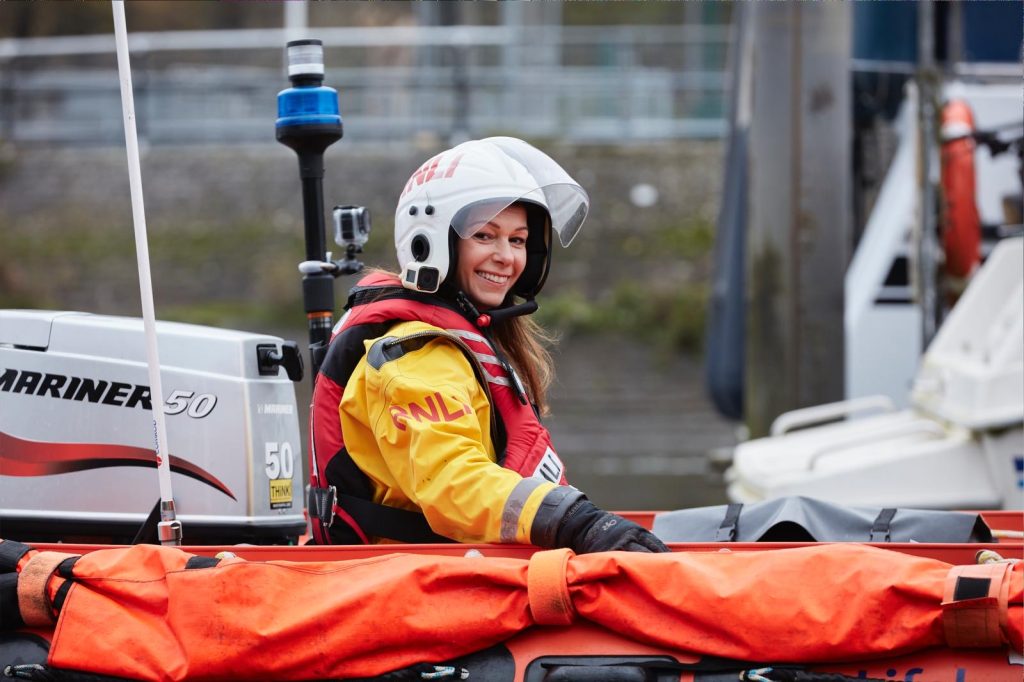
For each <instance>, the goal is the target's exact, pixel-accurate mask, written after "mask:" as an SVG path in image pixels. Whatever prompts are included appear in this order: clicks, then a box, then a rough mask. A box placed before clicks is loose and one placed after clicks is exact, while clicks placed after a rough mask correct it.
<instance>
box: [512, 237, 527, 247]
mask: <svg viewBox="0 0 1024 682" xmlns="http://www.w3.org/2000/svg"><path fill="white" fill-rule="evenodd" d="M508 241H509V243H510V244H512V245H513V246H526V239H524V238H523V237H512V238H511V239H509V240H508Z"/></svg>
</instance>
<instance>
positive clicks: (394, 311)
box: [309, 273, 567, 544]
mask: <svg viewBox="0 0 1024 682" xmlns="http://www.w3.org/2000/svg"><path fill="white" fill-rule="evenodd" d="M346 308H347V310H348V312H347V313H346V314H345V316H344V317H342V319H341V320H340V321H339V322H338V324H337V326H336V327H335V329H334V334H333V335H332V338H331V343H330V346H329V347H328V349H327V354H326V356H325V357H324V361H323V364H322V365H321V367H320V372H319V375H318V376H317V381H316V386H315V388H314V390H313V404H312V407H311V410H310V420H309V422H310V434H309V441H310V490H311V493H310V500H309V514H310V518H311V521H312V522H313V523H312V526H313V536H314V541H315V542H317V543H321V544H331V543H332V542H333V543H334V544H354V543H360V542H363V543H365V542H367V541H368V539H369V537H370V536H380V537H387V538H390V539H394V540H402V541H405V542H438V541H445V542H447V541H449V540H448V539H447V538H443V537H441V536H438V535H436V534H434V533H433V531H431V530H430V527H429V525H428V524H427V522H426V519H425V518H424V517H423V515H422V514H417V513H415V512H410V511H407V510H404V509H397V508H394V507H387V506H385V505H380V504H376V503H374V502H372V496H373V489H372V486H371V484H370V481H369V479H368V478H367V477H366V475H365V474H364V473H363V472H362V471H361V470H360V469H359V468H358V467H357V466H356V464H355V462H353V461H352V458H351V457H350V456H349V454H348V451H347V450H346V449H345V436H344V434H343V433H342V431H341V420H340V419H339V416H338V405H339V404H340V403H341V397H342V394H343V393H344V391H345V384H346V383H347V382H348V379H349V377H350V376H351V375H352V371H353V370H354V369H355V366H356V364H357V363H358V362H359V360H360V359H361V358H362V357H363V355H364V353H365V347H364V345H363V342H364V341H366V340H367V339H374V338H377V337H380V336H383V335H384V334H386V333H387V330H388V329H390V328H391V327H392V326H394V325H395V324H397V323H399V322H407V321H416V320H418V321H421V322H425V323H427V324H430V325H433V326H435V327H439V328H441V329H444V330H447V331H450V332H452V333H454V334H456V335H457V336H458V337H459V338H460V339H461V340H462V341H463V342H465V344H466V345H467V346H468V347H469V348H470V350H472V352H473V355H474V357H472V358H468V359H469V360H470V365H472V366H480V367H482V368H483V371H484V374H485V376H477V380H478V381H480V382H481V383H483V382H486V384H487V386H486V387H487V388H488V389H489V392H490V396H491V408H492V409H491V415H492V420H493V423H492V440H493V442H494V448H495V451H496V453H497V460H498V464H500V465H501V466H503V467H505V468H506V469H511V470H512V471H515V472H517V473H519V474H520V475H522V476H523V477H531V476H540V477H542V478H545V479H547V480H549V481H551V482H552V483H559V484H562V485H566V484H567V482H566V479H565V466H564V465H563V464H562V461H561V460H560V459H559V457H558V455H557V453H556V452H555V450H554V448H553V447H552V445H551V434H550V433H549V432H548V430H547V429H546V428H545V427H544V426H543V425H542V424H541V423H540V420H539V418H538V416H537V411H536V408H535V407H534V406H533V405H532V404H531V403H530V401H529V400H528V399H527V398H526V394H525V391H523V390H522V384H521V383H520V381H519V378H518V376H516V375H515V372H514V370H512V369H511V367H510V366H509V365H508V364H507V362H505V361H504V360H503V356H502V355H501V354H500V353H499V352H497V351H496V349H495V347H494V346H493V345H492V344H491V343H490V342H489V341H488V340H487V338H486V337H485V336H484V332H483V330H481V329H480V328H479V327H477V326H476V325H475V324H473V323H472V322H470V321H469V320H468V319H467V318H466V317H465V316H464V315H463V314H462V313H460V312H459V311H458V310H457V309H456V308H455V307H454V306H452V307H449V306H448V305H446V304H445V302H444V301H443V300H442V299H439V298H437V297H436V296H430V295H426V294H421V293H418V292H414V291H410V290H408V289H405V288H404V287H403V286H402V284H401V282H399V281H398V279H397V278H396V277H394V276H391V275H387V274H385V273H376V274H372V275H369V276H367V277H365V278H364V279H363V280H361V281H360V282H359V284H358V285H357V286H356V287H355V288H353V289H352V291H351V292H350V293H349V300H348V304H347V305H346ZM463 352H465V350H464V349H463ZM332 488H333V491H332ZM332 519H333V522H332ZM339 520H341V521H343V522H344V523H339V522H338V521H339ZM328 528H329V531H328Z"/></svg>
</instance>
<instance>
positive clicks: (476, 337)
mask: <svg viewBox="0 0 1024 682" xmlns="http://www.w3.org/2000/svg"><path fill="white" fill-rule="evenodd" d="M447 331H448V332H449V333H452V334H455V336H458V337H460V338H463V339H466V340H468V341H477V342H478V343H486V344H487V345H488V346H490V345H491V344H490V342H489V341H488V340H487V339H485V338H484V337H482V336H480V335H479V334H475V333H473V332H467V331H465V330H462V329H449V330H447Z"/></svg>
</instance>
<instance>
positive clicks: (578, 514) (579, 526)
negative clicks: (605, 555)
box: [556, 497, 671, 554]
mask: <svg viewBox="0 0 1024 682" xmlns="http://www.w3.org/2000/svg"><path fill="white" fill-rule="evenodd" d="M556 546H557V547H568V548H570V549H572V550H573V551H574V552H576V553H577V554H587V553H589V552H609V551H612V550H622V551H626V552H668V551H671V550H669V548H668V547H666V546H665V544H664V543H663V542H662V541H661V540H659V539H658V538H657V536H655V535H654V533H652V532H650V531H649V530H646V529H644V528H642V527H641V526H638V525H637V524H635V523H633V522H632V521H627V520H626V519H624V518H622V517H621V516H619V515H618V514H612V513H611V512H606V511H604V510H603V509H600V508H598V507H596V506H594V504H593V503H592V502H590V500H587V499H586V498H582V497H581V498H580V499H578V500H576V501H575V502H574V503H573V504H572V506H571V507H569V510H568V511H567V512H566V514H565V516H564V517H563V518H562V522H561V523H560V524H559V526H558V531H557V535H556Z"/></svg>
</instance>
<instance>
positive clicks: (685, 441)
mask: <svg viewBox="0 0 1024 682" xmlns="http://www.w3.org/2000/svg"><path fill="white" fill-rule="evenodd" d="M885 5H887V4H882V5H876V4H874V3H854V4H824V5H818V4H813V5H808V4H804V3H780V4H776V3H769V4H754V5H743V4H733V3H727V2H716V3H711V2H640V3H581V2H574V3H561V2H545V3H522V2H497V3H465V2H421V3H405V2H395V3H355V2H331V3H305V2H298V1H296V2H287V3H281V2H261V3H225V2H222V3H210V2H182V1H175V2H159V1H154V2H145V3H142V2H137V3H128V4H127V7H126V9H127V19H128V29H129V31H130V32H131V34H132V35H131V40H130V48H131V57H132V69H133V81H134V87H135V101H136V111H137V116H138V130H139V136H140V141H141V144H142V152H143V156H142V177H143V186H144V189H145V198H146V207H147V221H148V225H149V237H150V248H151V254H152V255H151V257H152V261H153V280H154V287H155V295H156V310H157V315H158V317H159V318H160V319H165V320H178V321H186V322H194V323H199V324H207V325H213V326H220V327H226V328H238V329H246V330H253V331H261V332H270V333H274V334H277V335H280V336H282V337H284V338H287V339H294V340H296V341H299V342H300V345H303V346H304V345H305V338H306V331H305V319H304V317H305V316H304V313H303V308H302V303H301V289H300V276H299V273H298V272H297V270H296V264H297V263H298V262H299V261H300V260H302V259H303V253H304V251H303V242H302V234H303V233H302V205H301V194H300V185H299V178H298V174H297V172H296V170H297V169H296V162H295V156H294V154H293V153H292V152H291V151H290V150H288V149H286V148H285V147H283V146H281V145H280V144H278V143H277V142H276V141H275V139H274V120H275V117H276V101H275V97H276V93H277V92H278V91H279V90H281V89H283V88H285V87H287V85H288V83H287V79H286V77H285V73H284V68H283V59H284V49H283V47H284V43H285V42H286V41H287V40H289V39H294V38H305V37H312V38H319V39H321V40H323V42H324V46H325V63H326V80H325V84H326V85H329V86H331V87H334V88H336V89H337V90H338V91H339V96H340V107H341V114H342V117H343V120H344V138H343V139H342V140H341V141H340V142H338V143H337V144H335V145H334V146H332V147H331V148H330V149H329V150H328V152H327V154H326V157H325V161H326V166H327V171H326V178H325V195H326V202H327V205H328V207H329V206H332V205H335V204H358V205H364V206H366V207H368V208H369V210H370V213H371V215H372V218H373V235H372V237H371V239H370V243H369V244H368V248H367V252H366V254H365V258H364V260H365V261H366V262H367V264H369V265H379V266H384V267H388V268H394V267H395V264H394V263H393V259H394V252H393V242H392V229H393V212H394V205H395V203H396V200H397V196H398V192H399V189H400V187H401V186H402V185H403V184H404V182H405V180H406V179H407V178H408V176H409V175H410V173H411V172H412V171H414V170H415V169H416V168H417V167H418V166H419V164H420V163H421V162H422V161H423V160H425V159H427V158H429V157H430V156H432V155H433V154H435V153H436V152H437V151H439V150H441V149H444V148H447V147H449V146H451V145H453V144H456V143H458V142H461V141H463V140H466V139H472V138H478V137H484V136H488V135H514V136H518V137H522V138H524V139H526V140H528V141H530V142H532V143H533V144H535V145H537V146H539V147H540V148H542V149H543V150H544V151H546V152H548V153H549V154H550V155H551V156H553V157H554V158H555V159H556V160H558V161H559V162H560V163H562V165H563V166H564V167H565V168H566V169H567V170H568V171H569V172H570V174H572V175H573V176H574V177H575V178H576V179H577V180H578V181H579V182H580V183H581V184H582V185H583V186H584V187H585V188H586V189H587V190H588V191H589V193H590V195H591V199H592V206H591V212H590V216H589V218H588V219H587V223H586V226H585V229H584V230H583V232H582V233H581V235H580V236H579V237H578V238H577V240H576V241H575V242H574V243H573V245H572V247H571V248H570V249H567V250H557V251H556V253H555V254H554V260H553V267H552V272H551V277H550V279H549V281H548V284H547V285H546V287H545V292H544V295H543V296H542V299H541V301H540V303H541V308H540V311H539V313H538V318H539V319H540V320H541V321H542V323H543V324H544V325H545V326H546V327H547V328H548V329H550V330H551V331H553V332H555V333H556V334H557V335H558V336H559V338H560V341H559V344H558V346H557V348H556V353H555V356H556V363H557V369H558V379H557V383H556V384H555V386H554V388H553V394H552V416H551V417H550V420H549V425H550V428H551V429H552V431H553V433H554V436H555V443H556V444H557V445H558V447H559V452H560V454H561V455H562V456H563V458H564V459H565V461H566V463H567V466H568V468H569V472H570V476H571V479H572V481H573V483H574V484H575V485H577V486H578V487H580V488H582V489H584V490H586V491H588V493H589V494H590V496H591V498H592V499H594V501H595V502H596V503H597V504H599V505H601V506H604V507H612V508H618V509H666V508H679V507H685V506H698V505H707V504H718V503H722V502H724V501H725V500H726V498H725V484H724V482H723V479H722V471H721V470H722V466H721V464H722V463H723V462H728V459H729V455H730V453H731V450H732V447H733V446H734V445H735V444H736V443H737V441H738V440H740V439H745V438H747V437H748V436H750V435H755V436H756V435H764V434H766V433H767V431H768V426H769V424H770V422H771V420H772V419H774V418H775V417H776V416H778V415H779V414H781V413H782V412H784V411H785V410H787V409H792V408H795V407H801V406H805V405H813V404H817V403H821V402H829V401H832V400H838V399H841V398H843V397H856V395H857V391H865V392H866V391H868V390H869V389H870V390H875V389H876V388H877V387H876V386H868V387H857V391H853V392H851V390H850V388H851V380H850V376H851V375H850V362H851V358H850V353H849V347H851V343H852V342H851V341H850V330H849V329H845V330H844V310H847V309H848V308H849V305H850V303H849V299H848V295H849V292H848V291H847V288H846V282H845V280H844V273H846V271H847V267H848V266H849V264H850V263H851V261H852V260H853V258H854V254H855V251H856V249H857V246H858V244H859V242H860V240H861V237H862V235H863V233H864V232H865V228H866V225H867V224H868V222H869V218H870V216H871V212H872V209H873V208H874V206H875V203H876V200H877V198H878V193H879V190H880V187H881V185H882V182H883V179H884V177H885V175H886V172H887V169H888V168H889V164H890V161H891V160H892V158H893V157H894V156H895V154H896V151H897V148H898V146H899V140H900V127H899V120H900V119H899V115H900V112H901V111H904V109H905V108H904V107H903V106H902V103H903V102H904V101H905V100H906V99H907V97H908V92H910V91H912V92H913V93H914V94H913V95H912V97H915V98H917V99H915V100H914V101H915V102H918V103H919V105H918V106H916V108H915V109H914V111H912V112H908V113H905V114H904V115H905V116H909V117H910V118H911V119H913V120H914V121H916V124H917V127H916V128H915V130H918V131H919V133H920V134H921V135H923V136H924V139H925V140H926V142H927V141H928V140H932V141H935V142H936V144H937V139H938V132H937V125H936V124H935V121H937V116H938V114H937V107H938V106H939V103H940V102H941V100H942V98H943V95H942V88H943V87H944V85H943V84H944V83H945V82H947V81H951V80H959V81H962V82H966V83H967V84H968V85H977V84H989V85H994V86H996V87H1003V88H1006V87H1010V88H1013V87H1016V91H1015V92H1017V93H1018V95H1019V90H1020V79H1021V77H1022V73H1021V67H1020V46H1021V21H1020V16H1021V5H1020V2H992V3H942V4H941V5H938V4H936V5H933V4H931V3H894V4H889V5H890V6H888V7H886V6H885ZM922 7H924V9H922ZM908 88H909V89H910V90H909V91H908ZM1011 101H1013V100H1012V97H1011ZM120 106H121V105H120V94H119V90H118V78H117V70H116V60H115V54H114V41H113V36H112V21H111V13H110V8H109V6H108V5H107V4H106V3H59V4H57V3H2V4H0V207H2V209H0V307H15V308H20V307H24V308H49V309H65V310H82V311H88V312H95V313H104V314H114V315H129V316H138V315H139V314H140V312H139V311H140V303H139V294H138V279H137V273H136V270H135V259H134V245H133V243H132V240H131V237H130V235H131V230H132V224H131V204H130V197H129V188H128V177H127V173H126V172H125V171H126V163H125V154H124V137H123V128H122V117H121V108H120ZM1002 111H1003V109H999V108H998V107H997V110H996V113H994V114H991V115H988V116H989V118H988V119H987V120H986V123H991V124H992V125H993V126H996V127H998V126H1000V125H1005V124H1008V123H1013V122H1014V119H1016V120H1017V121H1019V119H1020V106H1018V108H1017V110H1016V111H1015V112H1014V111H1013V110H1012V107H1011V108H1010V109H1009V111H1010V113H1009V114H1006V115H1004V114H1003V113H1001V112H1002ZM915 117H916V118H915ZM1000 117H1002V118H1000ZM929 125H931V126H932V127H931V128H929V127H928V126H929ZM921 149H923V150H925V151H922V152H921V153H920V154H919V157H920V158H921V159H923V161H921V163H922V164H923V165H921V166H920V168H921V169H923V176H922V173H921V172H918V173H916V174H911V175H909V176H908V178H907V183H908V185H907V186H908V187H909V188H910V191H912V192H914V193H920V194H921V195H922V196H924V197H925V198H924V199H923V200H922V202H921V204H920V205H921V206H924V207H926V209H921V210H918V211H917V213H915V215H916V216H917V217H916V218H914V220H916V221H917V222H915V223H914V224H918V225H923V227H918V228H914V229H915V230H916V234H918V237H917V238H915V239H910V238H908V239H906V240H903V239H902V235H903V234H904V232H906V233H908V234H910V233H914V231H913V230H909V228H907V230H904V229H903V228H904V227H906V226H900V227H898V228H897V229H898V230H899V231H900V238H898V239H897V240H896V241H897V242H898V244H897V246H896V247H895V248H896V252H893V253H887V254H886V255H885V256H884V259H888V260H885V262H884V264H883V265H881V266H879V267H882V268H883V271H882V275H883V276H882V278H881V279H882V281H880V282H876V283H874V284H873V285H872V286H876V285H877V286H878V287H881V286H883V285H885V286H889V287H890V289H893V288H895V290H897V294H896V298H897V299H898V301H897V302H898V303H899V304H902V305H903V306H904V307H905V308H906V311H907V316H905V317H904V318H903V320H904V322H905V323H906V324H907V325H909V326H908V327H907V328H908V329H910V330H911V331H910V332H908V334H906V335H905V336H906V338H903V337H899V338H894V339H892V340H891V346H892V353H891V354H892V356H893V358H892V359H893V362H896V363H900V362H902V365H901V366H900V368H899V371H895V370H893V369H892V368H891V367H886V366H882V367H877V368H873V369H863V370H858V371H857V372H856V376H858V377H863V376H869V375H873V374H878V375H880V376H881V377H883V378H887V379H889V380H891V381H895V382H896V383H895V384H891V385H889V386H888V387H883V388H886V389H888V390H890V391H891V392H893V393H895V394H897V395H896V397H897V399H899V398H900V393H901V391H902V393H903V394H904V395H903V396H902V397H903V398H904V399H905V397H906V396H905V392H906V391H905V389H906V388H907V383H908V382H909V377H910V376H911V375H912V374H913V371H914V369H915V368H916V359H917V358H918V356H919V355H920V352H921V350H922V349H923V348H924V346H925V345H926V344H927V342H928V340H930V336H931V335H933V334H934V331H935V329H936V328H937V326H938V325H939V324H940V322H941V319H942V317H943V315H944V314H945V312H946V311H947V310H948V306H949V301H950V300H952V299H949V298H948V297H947V294H946V292H947V290H949V285H948V284H947V282H946V280H947V279H948V278H946V277H945V275H944V274H943V271H942V262H941V258H939V257H938V256H936V255H935V249H936V248H937V247H936V246H935V243H936V239H937V237H936V235H937V221H938V220H939V216H938V213H937V210H935V211H933V210H931V209H930V208H927V207H929V206H932V205H933V204H935V202H936V201H937V200H936V199H935V198H934V197H933V196H932V195H928V194H927V192H928V191H929V187H931V188H932V189H934V187H935V186H936V185H937V184H938V183H937V178H935V177H933V176H935V175H936V174H937V172H938V165H937V162H935V161H932V165H931V166H928V161H927V160H928V158H929V156H934V155H935V154H937V149H938V147H937V146H934V145H933V146H932V147H929V146H928V144H927V143H926V144H923V145H922V146H921ZM929 150H930V151H929ZM1017 150H1018V151H1017V152H1016V153H1017V155H1018V156H1019V142H1018V147H1017ZM993 156H994V152H993ZM1000 163H1002V164H1003V165H998V166H996V168H995V170H994V171H992V173H994V175H993V176H992V177H994V178H996V179H995V180H993V181H992V183H989V185H990V186H991V187H993V191H994V193H995V195H997V196H996V198H994V199H993V200H992V202H990V203H991V205H992V206H994V207H995V208H991V209H988V208H986V211H988V214H986V218H985V219H986V221H987V223H990V224H992V225H996V224H998V225H1003V224H1014V220H1016V223H1017V224H1019V223H1020V217H1019V213H1018V214H1017V217H1016V219H1014V217H1013V215H1012V212H1013V210H1014V206H1015V205H1016V204H1014V203H1013V201H1014V200H1013V199H1012V198H1013V197H1014V196H1017V195H1019V180H1018V176H1019V168H1020V165H1019V161H1018V160H1017V159H1016V158H1014V155H1013V152H1011V153H1008V154H1006V155H1005V163H1004V162H1003V161H1002V160H1001V161H1000ZM915 177H923V178H924V180H922V181H920V182H917V183H916V184H915V180H914V178H915ZM1014 192H1016V195H1015V194H1014ZM1006 196H1010V197H1011V201H1010V203H1009V204H1006V202H1004V201H1003V200H1004V198H1005V197H1006ZM929 197H931V198H929ZM997 214H998V215H997ZM929 221H930V222H929ZM993 230H995V228H993V229H992V230H990V233H991V235H990V236H991V238H992V239H993V240H994V239H998V238H999V237H1000V236H1005V235H1003V233H998V232H997V231H993ZM900 263H901V264H902V265H900ZM901 267H902V272H903V277H902V279H900V278H899V277H898V276H897V275H898V272H899V271H900V268H901ZM893 273H896V274H893ZM908 273H918V274H917V275H912V274H908ZM954 279H955V278H954ZM351 284H354V281H353V280H352V279H351V278H344V279H342V280H341V281H339V282H338V283H337V291H338V296H337V300H338V302H339V304H340V303H341V302H342V301H343V300H344V293H343V292H344V291H345V290H346V289H347V287H348V286H350V285H351ZM865 286H866V285H865ZM952 286H953V287H954V288H955V286H956V284H955V282H954V284H953V285H952ZM890 293H892V292H891V291H890ZM869 298H871V300H872V301H874V300H876V299H877V297H876V296H875V292H874V290H872V291H871V292H870V293H869ZM890 303H891V302H890ZM887 310H891V308H890V309H887ZM872 333H874V332H872ZM906 358H909V360H908V359H906ZM906 365H909V367H908V366H906ZM901 381H902V382H903V384H900V383H899V382H901ZM893 385H894V386H895V388H893ZM297 390H298V392H299V405H300V406H304V405H305V404H307V403H308V382H303V383H301V384H297ZM302 419H305V413H303V415H302Z"/></svg>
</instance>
